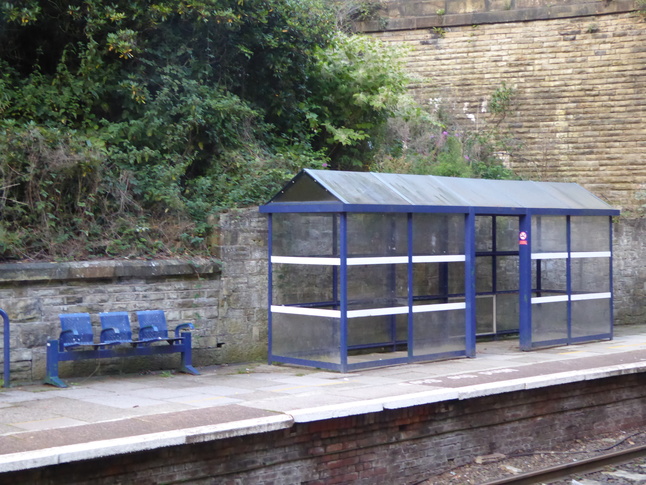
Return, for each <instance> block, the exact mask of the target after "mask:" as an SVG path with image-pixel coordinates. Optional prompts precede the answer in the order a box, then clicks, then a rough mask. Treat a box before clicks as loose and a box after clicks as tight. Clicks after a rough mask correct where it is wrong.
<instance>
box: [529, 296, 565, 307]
mask: <svg viewBox="0 0 646 485" xmlns="http://www.w3.org/2000/svg"><path fill="white" fill-rule="evenodd" d="M557 301H567V295H556V296H535V297H534V298H532V305H533V304H536V303H555V302H557Z"/></svg>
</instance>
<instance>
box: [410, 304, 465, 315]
mask: <svg viewBox="0 0 646 485" xmlns="http://www.w3.org/2000/svg"><path fill="white" fill-rule="evenodd" d="M466 307H467V304H466V303H464V302H462V303H438V304H437V305H415V306H413V313H426V312H445V311H448V310H463V309H464V308H466Z"/></svg>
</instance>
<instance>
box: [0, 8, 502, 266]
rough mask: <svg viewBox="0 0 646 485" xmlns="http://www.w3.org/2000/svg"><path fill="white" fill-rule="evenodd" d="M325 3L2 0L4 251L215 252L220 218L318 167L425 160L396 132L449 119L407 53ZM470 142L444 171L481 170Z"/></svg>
mask: <svg viewBox="0 0 646 485" xmlns="http://www.w3.org/2000/svg"><path fill="white" fill-rule="evenodd" d="M321 1H322V0H244V1H242V0H192V1H191V2H188V1H185V0H152V1H149V0H128V1H126V0H114V1H112V2H103V1H100V0H65V1H62V0H47V1H44V0H8V1H5V2H3V3H0V173H1V174H2V184H1V186H0V187H1V190H0V210H1V211H2V215H3V217H2V220H1V221H0V257H2V258H5V259H6V258H29V259H38V258H65V259H74V258H76V259H80V258H88V257H105V256H120V257H147V256H153V255H154V256H163V255H171V254H172V255H177V254H178V253H195V252H199V253H202V254H204V253H208V246H207V244H206V241H207V238H208V235H209V232H210V231H211V226H210V222H209V221H210V220H211V218H210V215H212V214H213V213H215V212H217V211H219V210H222V209H225V208H227V207H234V206H245V205H252V204H257V203H260V202H263V201H265V200H267V198H268V197H269V196H270V195H272V194H273V193H275V192H276V191H277V190H278V189H279V188H280V187H281V186H282V185H283V184H284V183H285V182H286V181H287V180H288V179H289V178H291V176H292V175H293V174H295V173H296V172H297V171H298V170H300V169H301V168H303V167H315V168H321V167H330V168H333V169H343V170H347V169H357V170H366V169H382V168H383V166H384V165H385V162H384V160H385V159H386V158H388V157H389V158H388V159H389V160H391V161H393V160H404V159H405V160H413V159H415V158H416V157H417V158H418V159H419V160H422V159H425V157H426V155H425V152H424V151H423V150H422V151H420V152H412V151H411V150H410V149H408V148H405V147H404V143H403V141H402V138H401V137H398V136H393V133H394V132H393V130H392V129H390V128H389V126H390V127H391V128H392V126H393V125H394V124H396V123H398V122H399V123H408V124H409V125H410V126H412V124H411V123H413V124H416V128H415V129H416V130H419V131H420V132H425V133H428V132H430V131H433V132H436V131H437V130H438V129H440V127H442V126H444V125H443V124H442V121H440V120H438V119H436V118H435V117H434V116H432V115H430V114H428V113H427V114H424V113H423V112H422V110H420V109H419V107H415V106H414V103H412V102H411V100H410V98H409V97H408V95H407V94H406V90H407V86H408V85H409V83H410V79H409V77H408V76H407V75H406V73H405V69H404V65H403V64H402V61H401V59H402V58H403V56H402V55H401V52H400V51H398V50H397V49H393V48H390V47H387V46H386V45H384V44H382V43H380V42H377V41H374V40H370V39H368V38H366V37H360V36H349V35H347V34H344V33H342V30H343V29H346V30H347V25H348V24H347V23H342V22H341V23H340V22H339V21H338V18H337V17H336V15H337V13H338V11H339V10H338V9H337V10H336V11H335V10H334V9H333V8H330V5H329V4H328V3H325V4H324V3H321ZM351 3H352V2H351ZM353 5H354V6H356V7H357V8H354V7H353ZM344 8H347V11H348V12H353V13H352V15H355V18H366V16H372V15H375V12H376V10H375V11H373V8H376V4H375V3H374V2H363V1H362V2H355V3H353V4H352V5H345V4H344ZM357 12H359V14H360V15H359V14H358V13H357ZM362 12H363V13H362ZM348 15H350V14H348ZM356 15H359V17H356ZM402 106H407V107H406V109H402ZM413 120H414V121H413ZM465 146H466V145H465V144H464V141H462V140H460V142H459V143H458V142H457V141H451V140H445V142H444V143H443V144H441V146H440V145H435V148H431V150H435V152H437V163H436V165H437V167H436V168H435V169H434V170H436V171H441V172H442V173H446V174H455V175H470V174H474V173H476V172H477V171H474V169H473V167H474V165H473V164H467V165H466V166H462V165H464V163H463V164H462V165H459V164H456V160H461V157H462V156H463V153H465V152H464V151H465ZM398 151H399V155H397V152H398ZM435 152H434V153H435ZM401 157H403V158H401ZM434 163H435V162H434ZM425 164H427V163H426V161H425V162H424V163H421V162H420V163H417V162H415V163H413V164H412V165H413V166H412V167H411V171H420V170H421V169H420V167H421V166H423V165H424V166H425ZM395 165H397V164H395ZM403 165H405V164H400V168H406V167H404V166H403ZM491 167H493V165H491V164H490V165H487V170H489V169H490V168H491ZM483 173H484V172H483Z"/></svg>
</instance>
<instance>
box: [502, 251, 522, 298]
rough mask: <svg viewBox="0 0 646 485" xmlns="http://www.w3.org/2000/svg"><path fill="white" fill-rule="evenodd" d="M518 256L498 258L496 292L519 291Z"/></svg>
mask: <svg viewBox="0 0 646 485" xmlns="http://www.w3.org/2000/svg"><path fill="white" fill-rule="evenodd" d="M519 263H520V259H519V257H518V256H498V257H497V258H496V291H515V290H518V286H519V284H520V281H519Z"/></svg>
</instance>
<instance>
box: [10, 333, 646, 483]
mask: <svg viewBox="0 0 646 485" xmlns="http://www.w3.org/2000/svg"><path fill="white" fill-rule="evenodd" d="M199 370H200V372H201V375H199V376H192V375H183V374H173V375H172V376H171V377H168V373H161V372H160V373H151V374H148V375H118V376H98V377H87V378H81V377H79V378H77V379H71V380H69V382H70V383H74V382H75V384H72V385H71V387H69V388H67V389H55V388H52V387H50V386H44V385H42V384H33V385H25V386H16V387H12V388H8V389H6V388H5V389H2V390H0V473H1V472H2V471H7V470H14V469H20V468H21V467H23V468H25V467H27V468H29V467H35V466H44V465H45V464H48V463H50V464H51V463H60V462H65V461H73V460H75V459H87V458H88V457H98V456H107V455H109V454H115V453H119V452H123V451H124V450H125V451H127V450H131V451H133V450H141V449H153V448H155V447H163V446H171V445H173V444H181V443H187V442H196V441H206V440H209V439H217V438H220V437H225V436H240V435H244V434H250V433H255V432H258V430H270V429H284V428H286V427H289V426H291V425H292V424H293V423H294V422H310V421H316V420H321V419H329V418H333V417H340V416H350V415H354V414H359V413H366V412H379V411H381V410H384V409H399V408H403V407H407V406H416V405H422V404H428V403H433V402H441V401H446V400H453V399H472V398H475V397H479V396H486V395H491V394H496V393H504V392H511V391H518V390H526V389H533V388H540V387H544V386H549V385H557V384H562V383H567V382H578V381H584V380H589V379H599V378H603V377H606V376H613V375H622V374H627V373H639V372H646V325H645V326H633V327H624V328H617V330H616V335H615V339H614V340H613V341H601V342H590V343H585V344H579V345H574V346H570V347H567V346H565V347H554V348H549V349H542V350H535V351H532V352H520V351H519V350H518V342H517V341H514V340H503V341H493V342H482V343H478V344H477V354H476V358H473V359H467V358H461V359H454V360H445V361H439V362H429V363H415V364H409V365H396V366H391V367H385V368H377V369H368V370H362V371H359V372H356V373H355V372H353V373H335V372H329V371H321V370H320V369H311V368H303V367H297V366H286V365H280V366H270V365H266V364H259V363H254V364H246V365H223V366H210V367H205V368H200V369H199Z"/></svg>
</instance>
